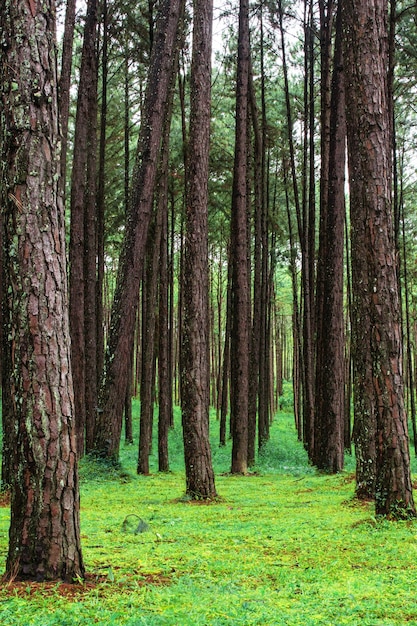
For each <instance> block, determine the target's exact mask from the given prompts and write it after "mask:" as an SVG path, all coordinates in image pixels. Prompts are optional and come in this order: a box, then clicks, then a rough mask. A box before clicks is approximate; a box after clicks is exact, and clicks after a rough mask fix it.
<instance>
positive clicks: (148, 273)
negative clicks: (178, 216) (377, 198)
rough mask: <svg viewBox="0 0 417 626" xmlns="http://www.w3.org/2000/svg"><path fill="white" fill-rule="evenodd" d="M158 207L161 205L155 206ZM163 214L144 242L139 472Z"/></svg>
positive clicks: (147, 443) (150, 403)
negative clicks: (145, 250)
mask: <svg viewBox="0 0 417 626" xmlns="http://www.w3.org/2000/svg"><path fill="white" fill-rule="evenodd" d="M158 208H159V209H160V207H158ZM161 229H162V214H161V212H160V211H157V214H156V215H155V216H154V222H153V224H152V225H151V227H150V232H149V236H148V242H147V264H146V270H145V277H144V284H143V294H142V297H143V298H144V301H145V302H144V307H143V319H142V370H141V371H142V376H141V383H140V434H139V456H138V467H137V472H138V474H149V455H150V453H151V449H152V431H153V417H154V396H155V387H154V381H155V348H156V339H155V337H156V324H157V315H156V312H157V311H156V308H157V295H158V269H159V253H160V249H161Z"/></svg>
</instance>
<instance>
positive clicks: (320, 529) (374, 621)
mask: <svg viewBox="0 0 417 626" xmlns="http://www.w3.org/2000/svg"><path fill="white" fill-rule="evenodd" d="M134 414H135V416H136V418H137V415H138V406H137V404H136V403H135V406H134ZM292 420H293V417H292V416H291V414H289V413H279V414H278V415H277V417H276V418H275V420H274V423H273V425H272V427H271V440H270V441H269V443H268V444H267V445H266V446H265V449H264V450H263V451H262V453H261V454H260V455H259V458H258V460H257V464H256V466H255V467H254V468H252V469H251V472H250V474H249V475H248V476H243V477H242V476H231V475H229V474H228V472H229V469H230V454H231V443H230V441H229V442H228V444H227V446H226V447H223V448H221V447H219V446H218V443H217V442H218V422H217V421H216V419H215V416H213V419H212V426H211V427H212V431H211V434H212V450H213V463H214V467H215V472H216V487H217V490H218V493H219V496H220V498H219V500H218V501H216V502H214V503H211V504H206V503H192V502H189V501H184V499H182V496H183V494H184V487H185V479H184V464H183V457H182V441H181V420H180V415H179V413H178V412H177V413H176V415H175V428H174V430H173V431H171V433H170V453H171V458H170V465H171V471H170V472H168V473H164V474H159V473H158V472H157V454H156V452H157V450H156V446H155V448H154V451H153V455H152V459H151V474H150V476H137V475H136V462H137V443H136V445H123V444H122V446H121V455H120V458H121V463H120V466H114V465H113V466H108V465H107V466H106V465H105V464H103V463H97V462H96V461H95V460H94V459H91V458H86V459H83V461H82V462H81V465H80V476H81V491H82V493H81V525H82V528H81V531H82V543H83V553H84V559H85V563H86V568H87V573H88V576H87V578H86V580H85V581H78V582H77V583H76V584H74V585H64V584H56V583H54V584H49V585H46V584H38V585H37V584H28V583H21V584H15V585H13V586H9V587H7V586H3V588H2V589H1V590H0V624H2V625H4V626H12V625H13V626H29V625H32V624H33V625H37V626H58V625H59V626H66V625H68V626H69V625H71V626H74V625H75V626H76V625H82V626H89V625H90V624H99V625H103V626H104V625H105V626H119V625H120V626H124V625H126V626H140V625H148V626H159V625H171V626H194V625H195V626H198V625H201V626H203V625H204V626H211V625H213V626H217V625H218V626H220V625H233V626H235V625H245V626H252V625H253V626H254V625H258V624H259V625H262V626H265V625H297V626H304V625H305V626H310V625H323V626H324V625H326V626H328V625H334V626H339V625H342V624H350V625H358V626H359V625H360V626H377V625H387V626H388V625H400V624H401V625H404V624H416V625H417V599H416V595H415V593H414V590H415V587H416V583H417V525H416V523H415V522H412V521H408V522H397V523H391V522H388V521H384V520H381V519H378V518H376V517H375V516H374V509H373V505H372V504H371V503H361V502H358V501H356V500H355V499H353V493H354V474H353V470H354V462H353V459H351V458H350V457H348V458H347V459H346V471H344V472H343V473H341V474H338V475H336V476H331V475H321V474H319V473H317V472H316V471H315V470H314V469H313V468H312V467H310V466H309V465H308V463H307V457H306V454H305V451H304V449H303V447H302V445H301V444H300V443H299V442H297V440H296V436H295V434H294V427H293V424H292ZM4 504H6V505H7V502H5V503H4ZM8 524H9V512H8V508H7V506H3V507H2V508H0V564H1V565H3V564H4V561H5V557H6V553H7V534H8ZM0 573H1V571H0Z"/></svg>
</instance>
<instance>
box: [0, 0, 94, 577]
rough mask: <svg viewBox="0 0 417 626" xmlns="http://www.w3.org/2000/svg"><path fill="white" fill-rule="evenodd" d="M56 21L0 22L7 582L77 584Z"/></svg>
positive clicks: (20, 8)
mask: <svg viewBox="0 0 417 626" xmlns="http://www.w3.org/2000/svg"><path fill="white" fill-rule="evenodd" d="M54 20H55V5H54V2H52V1H49V0H45V2H44V3H43V4H42V11H38V10H37V9H36V6H35V5H30V7H29V5H28V4H27V3H26V2H25V1H22V2H13V3H12V2H10V3H7V5H6V6H4V7H3V8H2V11H1V12H0V36H1V40H2V47H1V51H0V80H1V84H2V105H1V107H0V111H1V114H0V132H1V137H2V138H3V143H2V146H1V150H2V155H1V157H2V158H1V164H2V165H1V168H2V171H1V183H2V184H1V186H0V189H1V194H2V197H1V205H2V209H3V211H4V219H5V228H6V233H7V237H6V239H5V242H4V244H5V248H6V249H5V266H6V271H7V283H6V288H7V294H8V299H7V318H6V320H5V323H6V330H7V338H8V342H9V343H8V354H9V358H10V372H9V373H10V391H11V395H10V399H11V401H12V404H11V407H10V414H11V416H12V417H13V431H14V433H15V437H14V446H13V451H12V453H13V457H12V472H13V474H12V475H13V485H12V499H11V523H10V532H9V539H10V541H9V553H8V557H7V563H6V579H8V580H12V579H15V578H17V579H26V580H58V579H65V580H68V581H72V580H73V579H74V578H76V577H78V576H83V575H84V566H83V560H82V555H81V544H80V526H79V490H78V476H77V451H76V438H75V431H74V429H73V415H74V398H73V388H72V377H71V368H70V351H69V345H70V340H69V327H68V309H67V287H66V272H65V263H66V258H65V233H64V210H63V205H62V199H61V197H60V196H59V192H58V186H59V174H60V172H59V151H58V112H57V92H56V85H57V76H56V71H55V67H56V59H55V57H54V54H55V21H54ZM34 84H36V86H37V88H36V91H35V90H34V88H33V85H34ZM19 111H26V115H25V116H22V115H21V114H20V113H19Z"/></svg>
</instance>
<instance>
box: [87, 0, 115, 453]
mask: <svg viewBox="0 0 417 626" xmlns="http://www.w3.org/2000/svg"><path fill="white" fill-rule="evenodd" d="M102 21H103V44H102V63H101V76H102V78H101V82H102V86H101V114H100V141H99V156H98V172H97V225H96V230H97V283H96V324H95V329H96V363H97V365H96V380H97V382H96V389H95V393H96V394H97V388H98V385H99V383H100V376H101V372H102V371H103V365H104V302H103V283H104V267H105V262H104V261H105V259H104V255H105V250H104V241H105V204H106V202H105V191H106V189H105V164H106V130H107V81H108V62H109V59H108V38H109V35H108V7H107V0H102ZM96 405H97V398H96ZM94 428H95V412H94V414H93V415H91V419H88V420H87V428H86V442H85V447H86V452H87V453H88V452H91V451H92V450H93V446H94Z"/></svg>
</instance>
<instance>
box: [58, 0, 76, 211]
mask: <svg viewBox="0 0 417 626" xmlns="http://www.w3.org/2000/svg"><path fill="white" fill-rule="evenodd" d="M76 4H77V2H76V0H67V2H66V9H65V25H64V35H63V39H62V61H61V76H60V78H59V85H58V96H59V97H58V106H59V122H60V130H61V154H60V167H61V170H60V186H59V191H60V195H61V196H62V198H64V205H65V186H66V176H67V171H66V170H67V152H68V122H69V112H70V89H71V69H72V56H73V48H74V31H75V9H76Z"/></svg>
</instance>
